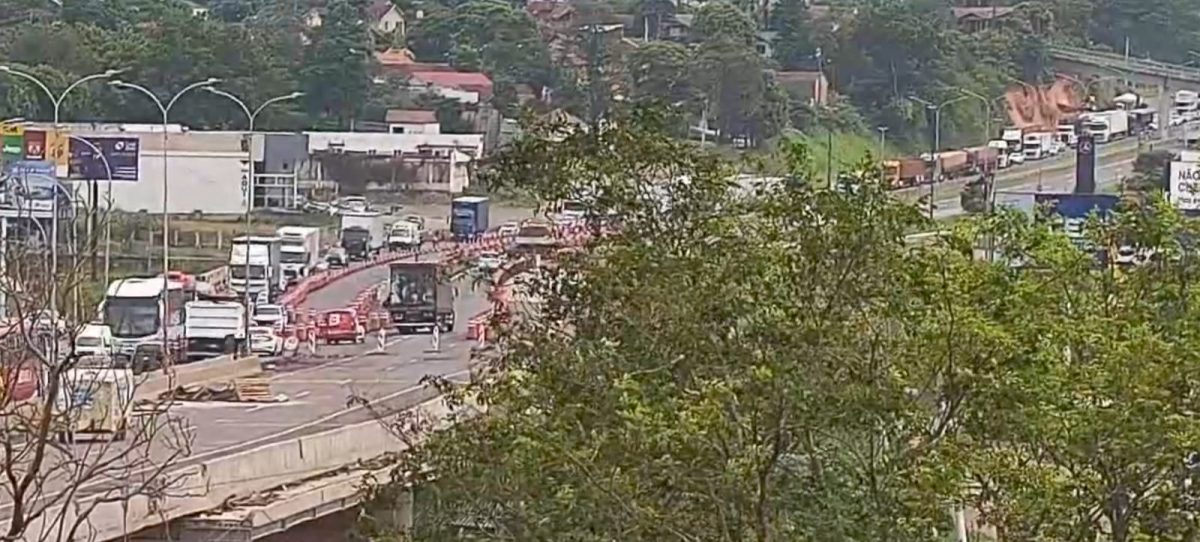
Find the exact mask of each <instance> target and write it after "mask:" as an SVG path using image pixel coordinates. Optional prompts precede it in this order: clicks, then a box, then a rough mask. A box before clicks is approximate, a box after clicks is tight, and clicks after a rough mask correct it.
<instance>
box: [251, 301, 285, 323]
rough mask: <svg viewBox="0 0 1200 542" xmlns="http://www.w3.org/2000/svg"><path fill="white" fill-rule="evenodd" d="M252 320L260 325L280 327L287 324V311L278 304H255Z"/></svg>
mask: <svg viewBox="0 0 1200 542" xmlns="http://www.w3.org/2000/svg"><path fill="white" fill-rule="evenodd" d="M252 320H253V321H254V323H255V324H257V325H260V326H272V327H276V328H280V327H284V326H286V325H287V313H286V312H284V310H283V307H280V306H279V305H256V306H255V307H254V316H253V317H252Z"/></svg>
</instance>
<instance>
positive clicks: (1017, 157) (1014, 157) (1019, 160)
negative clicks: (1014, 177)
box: [1008, 152, 1025, 165]
mask: <svg viewBox="0 0 1200 542" xmlns="http://www.w3.org/2000/svg"><path fill="white" fill-rule="evenodd" d="M1008 161H1009V162H1011V163H1012V164H1014V165H1015V164H1024V163H1025V153H1023V152H1014V153H1012V154H1010V155H1008Z"/></svg>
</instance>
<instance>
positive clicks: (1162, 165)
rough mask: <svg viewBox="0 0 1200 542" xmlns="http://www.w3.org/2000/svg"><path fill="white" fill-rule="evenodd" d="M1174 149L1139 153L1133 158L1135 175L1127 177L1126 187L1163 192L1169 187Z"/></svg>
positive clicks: (1136, 190)
mask: <svg viewBox="0 0 1200 542" xmlns="http://www.w3.org/2000/svg"><path fill="white" fill-rule="evenodd" d="M1174 159H1175V153H1174V152H1172V151H1151V152H1142V153H1138V155H1137V157H1136V158H1134V160H1133V176H1132V177H1129V178H1126V179H1125V183H1124V184H1125V189H1126V190H1130V191H1133V192H1161V191H1164V190H1166V189H1167V183H1168V176H1169V175H1170V167H1171V161H1172V160H1174Z"/></svg>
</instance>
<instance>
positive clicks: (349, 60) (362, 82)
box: [301, 0, 370, 126]
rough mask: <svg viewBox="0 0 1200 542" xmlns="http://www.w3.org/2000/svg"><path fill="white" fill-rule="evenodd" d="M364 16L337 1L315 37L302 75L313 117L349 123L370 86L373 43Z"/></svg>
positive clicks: (338, 123) (342, 2)
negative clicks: (370, 55)
mask: <svg viewBox="0 0 1200 542" xmlns="http://www.w3.org/2000/svg"><path fill="white" fill-rule="evenodd" d="M363 20H364V16H363V14H362V13H361V11H360V10H359V9H357V8H356V7H355V5H354V4H352V3H351V2H349V1H348V0H335V1H334V2H332V3H330V4H329V6H328V10H327V13H326V15H325V19H324V21H323V23H322V24H321V27H320V29H319V31H318V32H317V33H316V35H315V36H314V38H313V43H312V45H310V46H309V49H308V51H307V54H306V58H305V66H304V70H303V73H302V74H301V78H302V79H303V81H304V89H305V95H304V100H305V104H306V106H307V107H308V110H309V114H310V115H312V116H313V117H314V118H318V119H323V120H325V122H333V123H334V125H335V126H348V125H349V121H350V120H351V119H353V118H354V116H355V113H357V111H358V106H359V104H362V103H364V102H365V101H366V97H367V93H368V87H369V85H370V72H369V69H370V63H369V61H368V56H367V55H368V54H369V52H370V48H369V46H370V42H369V39H368V34H367V28H366V26H365V25H364V23H363Z"/></svg>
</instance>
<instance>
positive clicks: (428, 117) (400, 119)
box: [384, 109, 442, 134]
mask: <svg viewBox="0 0 1200 542" xmlns="http://www.w3.org/2000/svg"><path fill="white" fill-rule="evenodd" d="M384 122H385V123H387V127H388V133H389V134H440V133H442V126H441V124H439V123H438V120H437V114H436V113H434V112H433V111H424V110H419V109H389V110H388V112H387V116H386V117H385V118H384Z"/></svg>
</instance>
